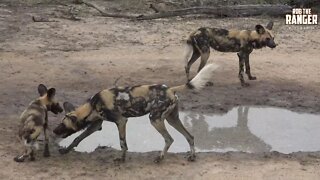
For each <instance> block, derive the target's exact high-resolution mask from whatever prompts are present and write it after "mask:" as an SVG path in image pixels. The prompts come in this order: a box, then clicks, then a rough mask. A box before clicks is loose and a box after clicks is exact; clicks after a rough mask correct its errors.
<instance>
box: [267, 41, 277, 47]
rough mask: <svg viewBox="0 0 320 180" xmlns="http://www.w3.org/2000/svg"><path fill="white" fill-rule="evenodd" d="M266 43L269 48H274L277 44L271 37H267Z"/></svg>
mask: <svg viewBox="0 0 320 180" xmlns="http://www.w3.org/2000/svg"><path fill="white" fill-rule="evenodd" d="M266 44H267V46H268V47H269V48H275V47H276V46H277V45H276V43H275V42H274V40H273V39H268V40H267V43H266Z"/></svg>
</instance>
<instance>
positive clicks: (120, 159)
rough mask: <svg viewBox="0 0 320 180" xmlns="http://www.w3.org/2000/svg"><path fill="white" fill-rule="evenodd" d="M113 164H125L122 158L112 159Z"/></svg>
mask: <svg viewBox="0 0 320 180" xmlns="http://www.w3.org/2000/svg"><path fill="white" fill-rule="evenodd" d="M113 162H115V163H123V162H125V158H123V157H118V158H114V159H113Z"/></svg>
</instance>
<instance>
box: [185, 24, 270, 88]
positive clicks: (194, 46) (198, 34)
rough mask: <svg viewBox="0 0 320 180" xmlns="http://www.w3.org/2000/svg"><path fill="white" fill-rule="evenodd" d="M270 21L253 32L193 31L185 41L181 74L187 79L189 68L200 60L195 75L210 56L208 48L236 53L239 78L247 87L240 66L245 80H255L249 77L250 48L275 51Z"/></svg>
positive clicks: (210, 29)
mask: <svg viewBox="0 0 320 180" xmlns="http://www.w3.org/2000/svg"><path fill="white" fill-rule="evenodd" d="M272 27H273V22H269V23H268V25H267V26H266V28H265V27H263V26H262V25H260V24H258V25H256V27H255V30H253V31H251V30H226V29H217V28H206V27H202V28H199V29H198V30H197V31H195V32H193V33H192V34H191V35H190V36H189V39H188V40H187V51H186V57H185V60H186V64H185V71H186V75H187V79H188V80H189V71H190V67H191V65H192V64H193V63H194V62H195V61H196V60H197V59H198V58H199V57H201V63H200V66H199V68H198V72H199V71H200V70H201V69H202V68H203V67H204V66H205V65H206V63H207V60H208V58H209V55H210V47H211V48H213V49H215V50H217V51H220V52H238V53H237V55H238V58H239V79H240V82H241V85H242V86H248V85H249V84H248V83H246V82H245V81H244V78H243V73H244V65H245V68H246V74H247V75H248V78H249V80H256V79H257V78H256V77H254V76H252V75H251V72H250V64H249V55H250V53H251V52H252V51H253V49H260V48H262V47H266V46H268V47H270V48H275V47H276V44H275V42H274V35H273V33H272V31H271V30H272Z"/></svg>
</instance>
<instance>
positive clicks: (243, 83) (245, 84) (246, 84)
mask: <svg viewBox="0 0 320 180" xmlns="http://www.w3.org/2000/svg"><path fill="white" fill-rule="evenodd" d="M241 86H242V87H248V86H250V84H249V83H246V82H242V83H241Z"/></svg>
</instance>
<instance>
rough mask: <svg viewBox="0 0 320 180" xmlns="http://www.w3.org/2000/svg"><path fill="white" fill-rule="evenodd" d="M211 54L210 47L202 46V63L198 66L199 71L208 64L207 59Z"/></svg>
mask: <svg viewBox="0 0 320 180" xmlns="http://www.w3.org/2000/svg"><path fill="white" fill-rule="evenodd" d="M209 56H210V47H208V46H203V47H201V63H200V65H199V68H198V72H199V71H201V69H202V68H203V67H204V66H205V65H206V64H207V61H208V59H209Z"/></svg>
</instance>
